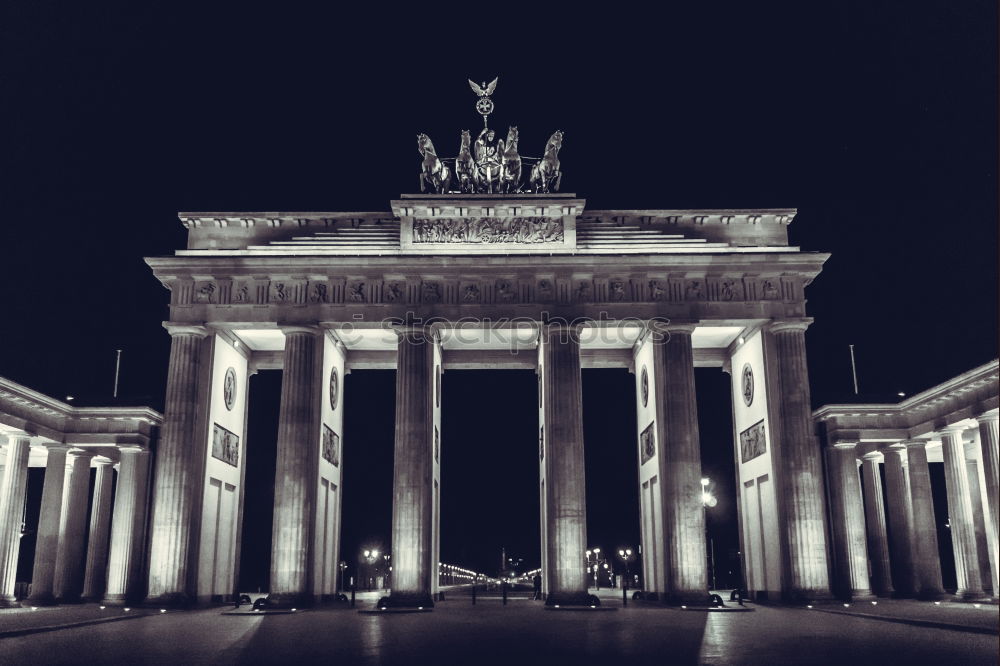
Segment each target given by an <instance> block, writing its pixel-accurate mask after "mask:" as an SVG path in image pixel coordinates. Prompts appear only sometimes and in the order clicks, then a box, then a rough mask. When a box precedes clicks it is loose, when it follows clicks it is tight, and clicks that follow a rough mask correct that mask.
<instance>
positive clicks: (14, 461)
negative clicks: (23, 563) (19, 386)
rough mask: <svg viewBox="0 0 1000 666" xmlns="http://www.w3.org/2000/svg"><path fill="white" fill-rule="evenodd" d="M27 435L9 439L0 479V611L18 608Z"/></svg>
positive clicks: (26, 474) (26, 475) (26, 465)
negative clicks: (18, 559)
mask: <svg viewBox="0 0 1000 666" xmlns="http://www.w3.org/2000/svg"><path fill="white" fill-rule="evenodd" d="M30 443H31V440H29V439H28V437H27V436H23V435H10V436H8V437H7V460H6V462H5V464H4V468H3V478H2V479H0V608H7V607H12V606H18V605H19V604H18V602H17V600H16V599H15V598H14V583H15V582H16V580H17V555H18V551H19V549H20V547H21V516H22V514H23V513H24V495H25V491H26V490H27V488H28V449H29V448H30Z"/></svg>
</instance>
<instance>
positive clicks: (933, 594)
mask: <svg viewBox="0 0 1000 666" xmlns="http://www.w3.org/2000/svg"><path fill="white" fill-rule="evenodd" d="M946 596H948V595H947V594H945V592H944V590H920V591H919V592H917V595H916V598H917V599H919V600H920V601H941V600H942V599H944V598H945V597H946Z"/></svg>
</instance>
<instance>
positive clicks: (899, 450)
mask: <svg viewBox="0 0 1000 666" xmlns="http://www.w3.org/2000/svg"><path fill="white" fill-rule="evenodd" d="M882 453H883V455H884V456H885V491H886V508H887V509H888V518H889V552H890V553H891V555H892V557H891V558H890V563H891V564H892V572H893V583H894V585H895V588H896V591H897V592H899V594H901V595H904V596H912V595H914V594H916V593H917V581H916V578H915V577H914V572H913V524H912V516H911V515H910V511H909V509H910V490H909V486H908V485H907V482H906V468H905V460H906V447H905V446H903V445H900V444H894V445H892V446H891V447H889V448H888V449H886V450H885V451H883V452H882Z"/></svg>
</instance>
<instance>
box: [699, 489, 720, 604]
mask: <svg viewBox="0 0 1000 666" xmlns="http://www.w3.org/2000/svg"><path fill="white" fill-rule="evenodd" d="M711 482H712V481H711V479H709V478H708V477H707V476H706V477H702V479H701V505H702V507H704V508H705V537H706V540H707V541H708V553H709V561H710V562H711V565H712V589H713V590H714V589H715V585H716V581H715V542H714V541H713V540H712V538H711V537H709V536H708V509H711V508H712V507H714V506H715V505H716V504H718V503H719V500H718V498H716V496H715V493H713V492H712V488H711V486H710V484H711Z"/></svg>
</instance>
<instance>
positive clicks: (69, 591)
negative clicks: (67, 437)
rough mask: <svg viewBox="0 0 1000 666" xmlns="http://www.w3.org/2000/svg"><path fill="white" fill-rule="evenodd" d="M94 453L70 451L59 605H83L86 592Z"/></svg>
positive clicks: (61, 530) (59, 567) (60, 551)
mask: <svg viewBox="0 0 1000 666" xmlns="http://www.w3.org/2000/svg"><path fill="white" fill-rule="evenodd" d="M93 457H94V454H93V453H88V452H86V451H81V450H78V449H77V450H73V451H70V452H69V461H68V463H67V465H66V480H65V483H64V485H63V498H62V499H63V504H62V516H61V517H60V520H59V548H58V551H57V554H56V575H55V581H54V583H53V587H54V589H53V592H54V593H55V595H56V599H57V600H58V601H59V603H63V604H64V603H79V601H80V595H81V594H82V593H83V565H84V558H85V557H86V551H85V549H84V539H85V538H86V535H87V494H88V492H89V491H90V459H91V458H93Z"/></svg>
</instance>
